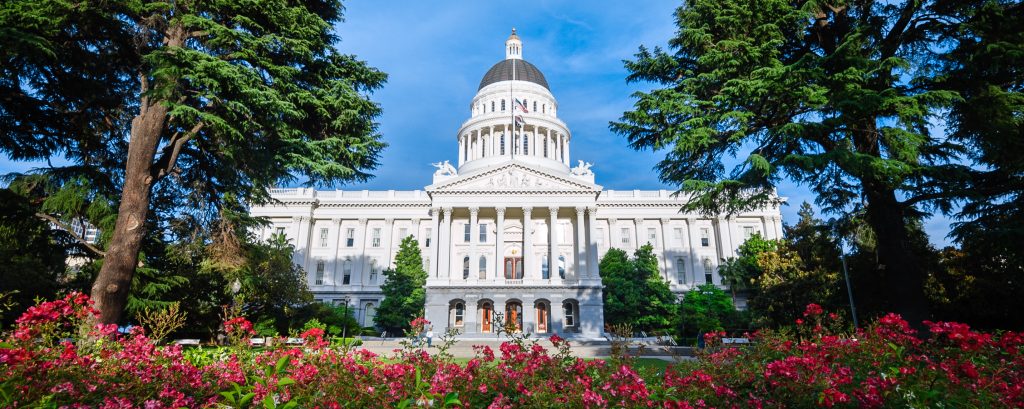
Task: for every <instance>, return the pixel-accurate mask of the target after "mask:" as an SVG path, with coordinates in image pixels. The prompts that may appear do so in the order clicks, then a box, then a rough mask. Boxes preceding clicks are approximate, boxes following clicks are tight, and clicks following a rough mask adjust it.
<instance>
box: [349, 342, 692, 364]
mask: <svg viewBox="0 0 1024 409" xmlns="http://www.w3.org/2000/svg"><path fill="white" fill-rule="evenodd" d="M362 340H363V344H362V345H361V346H358V347H355V349H366V350H369V351H370V352H373V353H375V354H378V355H390V354H392V353H393V351H394V350H395V349H401V348H402V345H401V344H400V343H399V342H400V341H401V339H397V338H372V337H363V338H362ZM504 341H507V339H501V340H498V339H495V338H493V337H492V338H477V339H459V340H457V341H455V344H454V345H452V347H451V348H449V349H448V353H450V354H451V355H452V356H454V357H456V358H467V359H468V358H473V357H474V356H476V353H475V352H474V351H473V346H474V345H481V346H482V345H486V346H489V347H491V349H493V350H494V352H495V354H498V353H500V351H499V347H500V346H501V343H502V342H504ZM437 342H438V339H437V338H434V340H433V346H432V347H430V348H427V347H426V345H425V344H426V340H425V339H424V345H423V348H425V349H426V350H427V352H428V353H430V354H434V353H436V352H437ZM538 344H539V345H541V346H543V347H544V348H547V350H548V353H549V354H555V353H557V352H558V351H556V350H555V349H554V347H552V346H551V342H550V341H548V340H546V339H542V340H540V341H539V342H538ZM569 345H570V347H571V351H572V354H573V355H574V356H577V357H579V358H583V359H608V358H610V357H611V356H612V345H611V343H610V342H608V341H607V340H603V339H602V340H570V341H569ZM629 354H630V355H631V356H637V357H641V358H649V359H656V360H661V361H666V362H675V361H677V360H692V359H695V358H694V356H695V354H694V348H693V347H688V346H686V347H683V346H669V345H654V344H650V343H648V344H644V345H642V346H637V343H633V344H631V346H630V348H629Z"/></svg>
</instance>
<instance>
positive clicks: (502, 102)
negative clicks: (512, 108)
mask: <svg viewBox="0 0 1024 409" xmlns="http://www.w3.org/2000/svg"><path fill="white" fill-rule="evenodd" d="M501 112H505V100H504V99H503V100H501Z"/></svg>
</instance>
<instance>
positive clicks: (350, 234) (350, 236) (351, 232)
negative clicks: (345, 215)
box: [345, 227, 356, 247]
mask: <svg viewBox="0 0 1024 409" xmlns="http://www.w3.org/2000/svg"><path fill="white" fill-rule="evenodd" d="M355 245H356V229H355V228H352V227H349V228H347V229H345V247H353V246H355Z"/></svg>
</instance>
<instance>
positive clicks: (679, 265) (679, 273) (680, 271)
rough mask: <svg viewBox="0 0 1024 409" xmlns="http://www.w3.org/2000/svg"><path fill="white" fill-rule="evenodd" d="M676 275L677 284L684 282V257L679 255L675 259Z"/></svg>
mask: <svg viewBox="0 0 1024 409" xmlns="http://www.w3.org/2000/svg"><path fill="white" fill-rule="evenodd" d="M676 277H678V280H679V284H686V259H685V258H682V257H679V258H677V259H676Z"/></svg>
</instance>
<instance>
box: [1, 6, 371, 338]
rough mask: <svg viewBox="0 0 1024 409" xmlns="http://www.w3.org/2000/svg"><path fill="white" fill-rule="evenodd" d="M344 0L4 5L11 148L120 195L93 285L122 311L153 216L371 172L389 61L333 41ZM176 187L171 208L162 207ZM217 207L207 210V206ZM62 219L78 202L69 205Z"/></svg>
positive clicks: (111, 310)
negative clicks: (343, 49) (372, 96)
mask: <svg viewBox="0 0 1024 409" xmlns="http://www.w3.org/2000/svg"><path fill="white" fill-rule="evenodd" d="M341 11H342V7H341V4H340V2H339V1H338V0H327V1H288V0H268V1H258V2H238V1H191V0H184V1H174V2H166V1H127V0H124V1H103V2H74V1H67V0H53V1H34V0H13V1H5V2H3V3H0V27H2V28H0V151H3V152H4V153H6V154H7V155H8V156H10V157H12V158H14V159H17V160H48V159H49V158H51V157H63V158H65V159H67V161H68V162H70V164H69V165H68V166H64V167H50V168H47V169H44V170H43V172H44V173H47V174H48V175H49V176H51V177H53V178H54V179H56V180H57V183H63V182H64V181H67V180H71V179H72V178H78V177H81V178H85V179H86V180H88V181H89V182H90V183H91V185H92V186H94V187H95V188H96V189H97V190H98V191H100V192H102V193H103V194H104V195H107V196H108V197H111V198H116V200H115V203H116V207H117V208H118V211H117V213H116V215H117V216H116V221H115V222H114V223H113V226H112V228H111V229H110V230H109V240H108V241H107V245H106V247H105V249H104V250H103V251H102V252H101V255H102V257H103V266H102V268H101V270H100V272H99V274H98V277H97V278H96V280H95V283H94V284H93V287H92V296H93V299H94V300H95V301H96V307H97V308H98V309H99V310H100V312H101V316H100V318H99V320H100V321H101V322H105V323H111V322H117V321H118V320H119V319H120V317H121V313H122V311H123V309H124V307H125V304H126V302H127V299H128V292H129V288H130V286H131V283H132V278H133V275H134V273H135V269H136V268H137V266H138V264H139V261H140V260H139V252H140V248H141V245H142V243H143V238H144V236H145V235H146V233H147V227H148V226H150V225H149V224H147V220H149V218H150V216H152V215H153V214H154V212H156V213H157V216H158V217H157V221H158V222H159V221H161V220H164V219H166V218H167V216H168V215H167V214H166V213H160V212H162V211H166V212H175V213H181V212H186V213H190V214H192V215H194V216H199V219H200V220H201V221H202V220H214V219H216V215H217V214H219V209H220V207H221V206H222V205H223V199H224V198H225V196H227V195H230V196H234V197H237V198H239V199H241V200H242V201H246V202H250V203H254V202H261V201H265V200H268V195H267V193H266V191H265V189H266V188H267V187H268V186H271V185H274V184H278V183H284V182H288V181H294V180H302V181H303V182H304V183H306V184H308V185H314V184H320V185H332V184H337V183H341V182H347V181H352V180H364V179H367V178H368V177H370V175H369V174H368V173H367V171H368V170H370V169H373V168H374V167H375V166H376V165H377V157H378V154H379V152H380V150H381V149H382V148H383V147H384V144H383V143H382V142H381V141H380V136H379V135H378V134H377V125H376V123H375V122H374V120H375V118H376V117H377V116H378V115H379V113H380V108H379V106H378V105H377V104H376V103H373V102H371V101H370V100H369V99H368V97H367V94H368V93H369V92H372V91H373V90H375V89H377V88H379V87H380V86H381V84H382V83H383V81H384V80H385V75H384V74H383V73H381V72H379V71H377V70H376V69H373V68H371V67H368V66H367V65H366V64H365V63H363V62H361V61H358V60H357V59H356V58H355V57H354V56H351V55H344V54H341V53H340V52H339V51H338V50H337V49H335V44H336V43H337V42H338V37H337V36H336V35H335V34H334V24H335V23H338V22H340V21H341V19H342V14H341ZM158 199H167V203H170V204H169V205H168V208H164V209H156V208H154V201H156V200H158ZM204 215H205V217H203V216H204ZM54 216H56V217H63V216H65V215H62V214H56V215H54Z"/></svg>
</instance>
